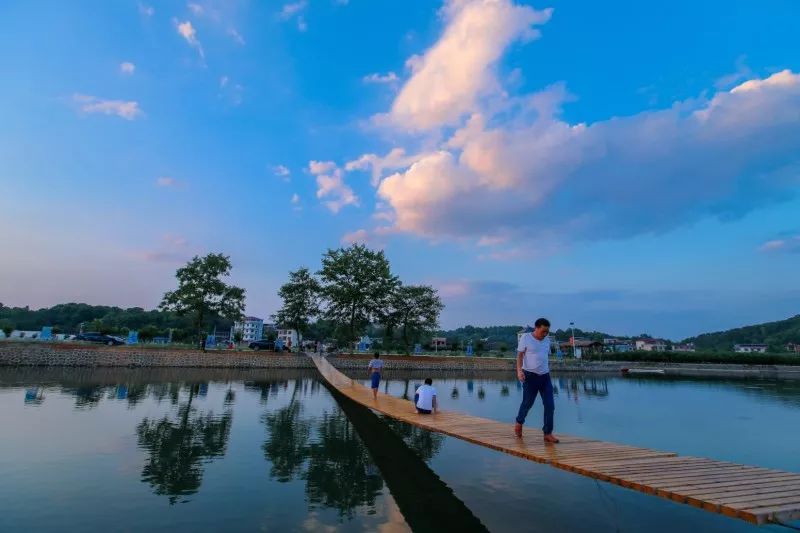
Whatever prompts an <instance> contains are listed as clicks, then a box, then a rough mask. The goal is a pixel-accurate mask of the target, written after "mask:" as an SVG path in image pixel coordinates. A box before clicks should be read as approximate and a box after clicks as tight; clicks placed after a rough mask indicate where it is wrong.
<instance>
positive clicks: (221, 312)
mask: <svg viewBox="0 0 800 533" xmlns="http://www.w3.org/2000/svg"><path fill="white" fill-rule="evenodd" d="M231 268H232V266H231V260H230V258H229V257H228V256H226V255H223V254H213V253H212V254H208V255H207V256H205V257H198V256H195V257H194V258H193V259H192V260H191V261H189V262H188V263H187V264H186V266H184V267H181V268H179V269H178V271H177V272H176V273H175V277H176V278H178V288H177V289H176V290H174V291H169V292H167V293H166V294H164V299H163V300H162V301H161V305H160V306H159V307H160V308H161V309H162V310H165V311H174V312H175V313H177V314H178V315H181V316H184V315H186V316H190V317H191V318H192V326H193V329H194V332H195V334H196V335H197V338H198V340H199V342H200V345H201V346H202V347H203V348H204V349H205V342H204V340H205V332H204V327H205V325H206V322H207V321H208V319H209V318H212V317H215V316H221V317H224V318H227V319H230V320H238V319H240V318H241V317H242V315H243V314H244V289H242V288H239V287H235V286H233V285H228V284H226V283H225V281H223V279H222V278H226V277H228V276H230V273H231Z"/></svg>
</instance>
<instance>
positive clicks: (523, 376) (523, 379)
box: [517, 352, 525, 381]
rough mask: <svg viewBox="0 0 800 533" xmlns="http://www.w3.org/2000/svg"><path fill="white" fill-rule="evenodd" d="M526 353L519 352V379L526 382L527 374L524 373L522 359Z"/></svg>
mask: <svg viewBox="0 0 800 533" xmlns="http://www.w3.org/2000/svg"><path fill="white" fill-rule="evenodd" d="M524 356H525V352H517V379H519V380H520V381H525V372H523V371H522V358H523V357H524Z"/></svg>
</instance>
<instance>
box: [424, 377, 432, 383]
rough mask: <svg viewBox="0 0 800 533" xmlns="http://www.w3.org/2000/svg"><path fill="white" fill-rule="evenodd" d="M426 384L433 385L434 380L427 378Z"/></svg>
mask: <svg viewBox="0 0 800 533" xmlns="http://www.w3.org/2000/svg"><path fill="white" fill-rule="evenodd" d="M425 385H433V380H432V379H431V378H425Z"/></svg>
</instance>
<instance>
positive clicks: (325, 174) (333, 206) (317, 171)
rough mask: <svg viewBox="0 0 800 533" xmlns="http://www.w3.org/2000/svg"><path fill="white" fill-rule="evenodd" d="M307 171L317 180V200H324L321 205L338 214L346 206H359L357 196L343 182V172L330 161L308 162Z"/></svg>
mask: <svg viewBox="0 0 800 533" xmlns="http://www.w3.org/2000/svg"><path fill="white" fill-rule="evenodd" d="M308 171H309V172H310V173H311V174H313V175H314V176H316V178H317V198H319V199H320V200H322V199H326V200H325V201H324V202H323V204H324V205H325V206H326V207H327V208H328V209H329V210H330V211H331V212H332V213H334V214H335V213H338V212H339V211H340V210H341V209H342V208H343V207H345V206H348V205H353V206H358V205H360V202H359V199H358V196H356V194H355V193H354V192H353V189H351V188H350V187H349V186H348V185H347V184H346V183H345V182H344V172H343V171H342V169H340V168H338V167H337V166H336V164H335V163H333V162H331V161H310V162H309V164H308Z"/></svg>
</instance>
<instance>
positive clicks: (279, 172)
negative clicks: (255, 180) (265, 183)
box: [272, 165, 292, 181]
mask: <svg viewBox="0 0 800 533" xmlns="http://www.w3.org/2000/svg"><path fill="white" fill-rule="evenodd" d="M272 174H273V175H275V176H278V177H279V178H283V179H284V181H289V176H290V175H291V174H292V171H291V170H289V169H288V168H287V167H285V166H284V165H275V166H274V167H272Z"/></svg>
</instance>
